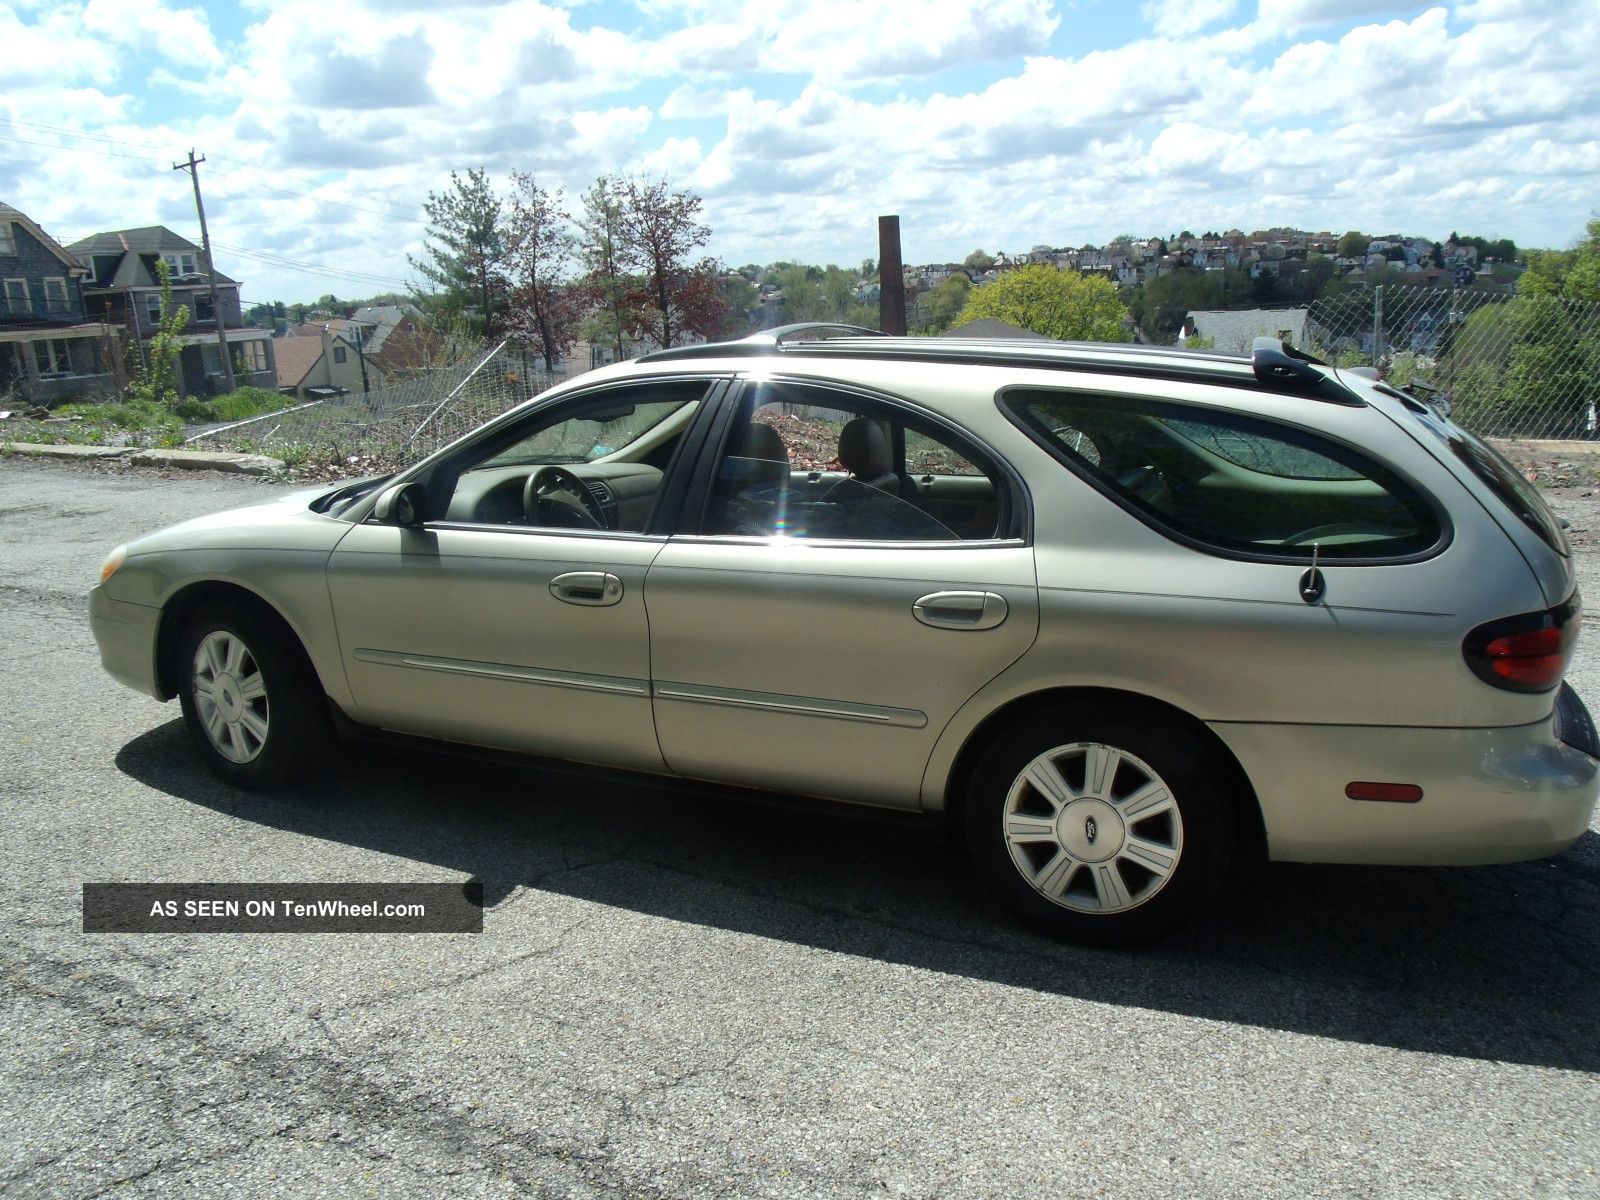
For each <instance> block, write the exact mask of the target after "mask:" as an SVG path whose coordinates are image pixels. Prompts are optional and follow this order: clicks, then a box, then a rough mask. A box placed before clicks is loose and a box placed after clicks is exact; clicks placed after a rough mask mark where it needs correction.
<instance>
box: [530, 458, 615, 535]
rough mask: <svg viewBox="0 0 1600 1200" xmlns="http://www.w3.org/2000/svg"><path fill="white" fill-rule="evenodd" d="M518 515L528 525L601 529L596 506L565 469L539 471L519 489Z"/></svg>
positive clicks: (602, 514)
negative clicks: (520, 515)
mask: <svg viewBox="0 0 1600 1200" xmlns="http://www.w3.org/2000/svg"><path fill="white" fill-rule="evenodd" d="M522 515H523V517H524V519H525V520H526V521H527V522H528V524H529V525H553V526H555V527H556V528H559V529H605V528H607V525H606V514H605V512H604V511H603V510H602V509H601V507H600V502H599V501H598V500H596V499H595V498H594V497H593V496H592V495H590V493H589V489H588V488H586V487H584V486H583V480H581V479H579V478H578V477H577V476H576V475H574V474H573V473H572V472H571V471H569V470H567V469H566V468H565V467H540V468H539V469H538V470H537V471H535V472H534V473H533V474H531V475H529V476H528V482H527V483H525V484H523V485H522Z"/></svg>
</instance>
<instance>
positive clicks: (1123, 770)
mask: <svg viewBox="0 0 1600 1200" xmlns="http://www.w3.org/2000/svg"><path fill="white" fill-rule="evenodd" d="M1228 778H1229V775H1228V773H1227V772H1225V771H1223V770H1221V769H1220V766H1219V763H1218V758H1217V753H1216V752H1215V750H1214V749H1213V748H1212V747H1211V746H1209V745H1208V744H1207V743H1206V742H1205V740H1204V738H1203V737H1202V736H1201V734H1200V733H1199V732H1198V731H1196V730H1194V729H1193V728H1191V727H1189V726H1188V725H1186V724H1184V723H1183V722H1181V721H1178V720H1174V719H1172V718H1170V717H1167V716H1165V715H1164V714H1158V713H1153V712H1145V711H1143V710H1141V709H1138V708H1135V707H1132V706H1129V707H1128V708H1126V709H1123V708H1119V707H1118V706H1110V707H1108V706H1106V705H1103V704H1097V703H1087V702H1070V703H1063V704H1057V705H1052V706H1051V707H1049V708H1047V709H1043V710H1041V711H1038V712H1036V713H1034V714H1032V715H1031V716H1030V717H1028V718H1027V719H1025V720H1023V721H1022V722H1020V723H1019V724H1018V725H1016V726H1015V727H1013V728H1012V729H1010V730H1008V731H1007V732H1006V733H1005V734H1003V735H1002V736H1001V737H1000V738H999V739H998V740H997V741H995V742H994V743H993V744H992V745H991V746H990V747H989V748H988V750H987V751H986V752H985V753H984V755H983V757H982V759H981V760H980V761H979V763H978V766H977V769H976V771H975V772H974V774H973V777H972V784H971V790H970V791H969V793H968V796H967V805H966V826H967V828H966V832H967V843H968V847H969V849H970V851H971V853H972V856H973V859H974V861H975V862H976V863H977V865H978V868H979V870H980V872H981V873H982V874H983V875H984V877H985V878H986V879H987V881H988V882H989V883H990V885H991V886H992V887H993V888H994V889H995V890H996V892H997V893H998V894H999V895H1000V897H1001V898H1002V899H1003V900H1004V901H1005V902H1006V903H1007V904H1008V905H1009V906H1010V907H1011V908H1012V909H1014V910H1015V911H1016V912H1017V913H1018V914H1019V915H1021V916H1022V917H1023V918H1025V919H1026V920H1028V921H1029V922H1030V923H1032V924H1034V925H1036V926H1039V927H1040V928H1042V929H1044V930H1046V931H1047V932H1049V933H1052V934H1055V935H1056V936H1059V937H1064V938H1067V939H1069V940H1072V941H1077V942H1084V943H1088V944H1092V945H1127V944H1130V943H1136V942H1143V941H1148V940H1150V939H1152V938H1155V937H1159V936H1161V935H1162V934H1164V933H1166V932H1168V931H1170V930H1171V929H1173V928H1174V927H1176V926H1177V925H1179V924H1181V923H1182V922H1183V921H1185V920H1187V919H1188V918H1189V917H1190V916H1191V915H1193V914H1194V912H1196V911H1197V910H1198V909H1199V908H1200V906H1201V905H1203V904H1204V903H1205V901H1206V900H1208V899H1209V898H1210V897H1211V895H1212V893H1213V892H1215V890H1216V887H1217V885H1218V883H1219V881H1220V880H1221V877H1222V874H1223V871H1224V869H1225V868H1226V866H1227V863H1228V858H1229V854H1230V850H1231V844H1232V820H1231V807H1230V804H1229V802H1228V800H1229V798H1228V796H1227V794H1226V791H1225V789H1226V787H1227V786H1228V785H1227V782H1226V781H1227V780H1228Z"/></svg>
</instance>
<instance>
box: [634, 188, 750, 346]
mask: <svg viewBox="0 0 1600 1200" xmlns="http://www.w3.org/2000/svg"><path fill="white" fill-rule="evenodd" d="M620 198H621V200H622V211H621V233H622V240H623V243H624V245H625V246H626V247H627V250H628V251H629V254H630V257H631V259H632V261H633V263H634V265H635V266H637V267H638V268H639V269H641V270H642V271H643V272H644V281H643V282H644V295H643V296H641V297H638V298H636V299H635V301H634V303H633V306H632V314H631V324H632V327H633V329H634V330H636V331H637V332H641V333H643V334H644V335H645V336H647V337H649V338H650V339H651V340H652V341H653V342H655V343H656V345H658V346H660V347H662V348H663V349H665V348H666V347H668V346H675V345H677V344H678V343H679V342H680V341H681V340H682V339H683V338H684V336H685V335H687V334H692V335H694V336H697V337H702V338H704V337H710V336H711V335H712V334H715V333H716V332H718V331H719V330H720V329H721V326H722V321H723V318H724V317H725V316H726V315H727V310H726V309H725V308H724V307H723V305H722V301H721V299H720V298H719V296H718V294H717V281H718V278H719V277H720V276H721V274H722V264H720V263H719V262H717V261H716V259H714V258H710V257H702V258H700V259H699V260H698V261H691V259H692V256H693V255H694V252H695V251H696V250H698V249H700V248H701V247H702V246H704V245H705V244H706V242H708V241H710V240H711V227H710V226H709V225H702V224H701V223H700V209H701V207H702V204H703V202H702V201H701V199H700V197H699V196H696V195H695V194H694V193H692V192H674V191H671V190H670V189H669V188H668V186H667V183H666V181H665V180H657V181H656V182H654V183H644V184H642V183H639V182H638V181H636V180H633V179H628V180H624V181H623V183H622V188H621V192H620Z"/></svg>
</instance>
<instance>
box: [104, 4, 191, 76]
mask: <svg viewBox="0 0 1600 1200" xmlns="http://www.w3.org/2000/svg"><path fill="white" fill-rule="evenodd" d="M82 21H83V25H84V27H85V28H86V29H89V30H92V31H93V32H94V33H96V34H98V35H99V36H101V37H103V38H105V39H106V40H107V41H109V42H111V43H112V44H114V45H118V46H123V47H127V48H131V49H136V50H139V51H141V52H144V53H147V54H152V55H157V56H160V57H162V58H166V59H169V60H170V61H172V62H175V63H181V64H190V63H193V64H197V65H200V66H208V67H214V66H218V65H220V64H221V62H222V51H221V50H220V49H218V47H217V43H216V40H215V38H213V36H212V34H211V23H210V21H209V20H208V19H207V17H206V14H205V10H204V9H200V8H170V7H168V6H167V5H166V4H165V3H163V0H89V3H88V5H87V6H85V8H84V10H83V16H82Z"/></svg>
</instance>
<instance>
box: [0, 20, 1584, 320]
mask: <svg viewBox="0 0 1600 1200" xmlns="http://www.w3.org/2000/svg"><path fill="white" fill-rule="evenodd" d="M1596 45H1600V0H1470V2H1467V0H1463V2H1460V3H1446V4H1432V5H1429V4H1404V3H1391V2H1389V0H1059V2H1056V3H1052V2H1050V0H896V2H895V3H873V2H872V0H783V2H782V3H777V2H774V0H767V2H766V3H761V4H742V3H732V2H725V0H566V2H560V0H341V3H339V4H337V5H329V4H327V3H324V2H321V0H213V2H211V3H207V4H205V5H203V6H194V5H185V4H184V3H182V0H0V48H3V49H0V200H4V201H6V202H8V203H10V204H13V205H15V206H16V207H18V208H20V209H22V210H23V211H24V212H26V213H27V214H28V215H29V216H30V217H32V218H33V219H34V220H35V221H36V222H38V223H39V224H40V225H42V226H43V227H44V228H45V229H46V230H47V231H48V232H49V233H51V234H52V235H53V236H55V237H56V238H57V239H59V240H61V241H63V242H69V241H72V240H75V239H77V238H80V237H85V236H88V235H89V234H92V233H95V232H99V231H103V230H109V229H119V228H131V227H136V226H142V225H156V224H160V225H166V226H168V227H170V228H172V229H173V230H175V231H177V232H178V233H181V234H183V235H185V236H187V237H190V238H192V239H194V240H196V241H198V238H199V225H198V221H197V220H196V217H195V211H194V199H193V193H192V192H191V190H190V186H189V179H188V176H187V175H186V174H185V173H183V172H181V171H174V170H173V169H172V164H173V163H175V162H179V161H182V160H183V159H185V158H186V157H187V154H188V151H189V150H190V149H191V148H193V149H194V150H195V152H196V153H197V154H199V155H204V156H205V163H204V164H203V165H202V166H201V168H200V173H201V183H202V186H203V188H204V194H205V202H206V217H207V221H208V224H209V225H210V229H211V236H212V239H213V246H214V251H215V258H216V261H217V265H218V267H219V268H220V269H221V270H222V271H224V272H225V273H227V274H229V275H232V276H234V277H235V278H238V279H241V280H243V282H244V295H245V298H246V302H247V303H251V302H259V301H264V300H272V299H278V300H285V301H296V300H313V299H315V298H316V297H318V296H320V295H322V294H323V293H328V292H331V293H333V294H334V295H336V296H340V297H342V298H349V297H363V296H367V295H371V294H374V293H377V292H380V291H386V290H400V289H404V288H405V287H406V286H407V284H408V283H410V282H412V281H414V280H415V279H416V273H415V272H414V271H413V270H412V269H411V268H410V266H409V265H408V261H407V259H408V255H409V256H413V257H414V256H417V255H418V254H420V252H421V247H422V244H423V237H424V234H425V222H424V218H423V213H422V202H423V201H424V200H425V199H426V198H427V196H428V194H429V193H430V192H440V191H444V190H445V189H447V188H448V187H449V183H450V173H451V172H452V171H460V172H465V171H466V170H467V169H468V168H473V167H481V168H483V169H485V170H487V171H488V172H489V174H490V177H491V179H492V180H493V181H494V182H495V184H496V186H497V187H498V188H500V189H501V190H502V191H506V190H509V177H510V172H511V171H513V170H522V171H529V172H532V173H533V174H534V176H535V178H536V179H537V180H538V182H539V183H540V184H541V185H543V186H545V187H550V188H557V187H559V188H564V189H565V193H566V196H567V199H568V201H569V205H570V206H575V204H576V199H577V197H578V195H579V194H581V192H582V191H583V190H584V189H585V188H587V187H588V186H589V185H590V184H592V182H593V181H594V179H595V178H596V177H597V176H599V175H602V174H629V175H634V176H637V177H640V178H642V179H652V180H653V179H665V180H667V181H668V182H669V183H670V184H671V185H672V187H673V188H675V189H682V190H688V191H692V192H694V193H695V194H697V195H699V196H700V197H702V198H703V200H704V209H703V217H704V220H705V222H706V224H707V225H709V226H710V227H711V229H712V231H713V236H712V239H711V242H710V243H709V246H708V250H709V252H710V253H712V254H714V255H716V256H718V257H720V258H721V259H722V260H723V261H724V262H726V263H728V264H729V265H731V266H738V265H741V264H744V263H750V262H755V263H770V262H775V261H782V260H789V261H799V262H814V263H819V264H820V263H829V262H832V263H839V264H841V265H845V264H849V265H854V264H857V263H860V262H861V261H862V260H863V259H868V258H874V257H876V255H877V217H878V216H879V215H880V214H886V213H894V214H898V215H899V217H900V222H901V232H902V240H903V244H904V255H905V260H906V261H907V262H911V263H922V262H940V261H951V260H956V261H959V260H960V259H961V258H963V257H965V256H966V255H967V254H968V253H969V252H970V251H972V250H974V249H979V248H982V249H985V250H987V251H989V252H991V253H993V252H995V251H999V250H1008V251H1023V250H1027V249H1030V248H1031V247H1033V246H1036V245H1048V246H1080V245H1086V244H1092V245H1100V244H1103V243H1105V242H1106V241H1109V240H1111V239H1112V238H1114V237H1117V236H1119V235H1122V234H1134V235H1138V236H1143V237H1148V236H1168V235H1171V234H1174V233H1178V232H1181V231H1182V230H1184V229H1189V230H1192V231H1193V232H1195V233H1201V232H1204V231H1206V230H1219V231H1221V230H1226V229H1228V228H1229V227H1234V226H1236V227H1238V228H1241V229H1244V230H1246V231H1249V230H1252V229H1257V228H1268V227H1271V226H1278V225H1283V226H1293V227H1298V228H1303V229H1307V230H1311V231H1318V230H1323V229H1326V230H1330V231H1332V232H1335V233H1341V232H1343V231H1345V230H1347V229H1359V230H1362V231H1364V232H1366V233H1369V234H1378V233H1402V234H1406V235H1414V236H1426V237H1430V238H1433V239H1436V240H1443V239H1444V238H1446V237H1447V236H1448V235H1449V234H1450V233H1451V232H1452V231H1456V232H1460V233H1461V234H1463V235H1468V234H1477V235H1480V236H1484V237H1491V238H1495V237H1510V238H1513V239H1515V240H1516V241H1517V243H1518V244H1519V245H1533V246H1567V245H1570V244H1572V243H1573V242H1574V241H1575V240H1576V239H1577V238H1578V237H1579V236H1580V235H1581V234H1582V232H1583V226H1584V222H1585V221H1586V220H1587V219H1588V218H1589V217H1590V216H1591V215H1593V214H1594V212H1595V211H1596V210H1597V208H1600V198H1597V193H1596V184H1597V182H1600V55H1596V54H1595V52H1594V47H1595V46H1596Z"/></svg>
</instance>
